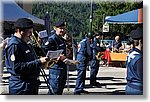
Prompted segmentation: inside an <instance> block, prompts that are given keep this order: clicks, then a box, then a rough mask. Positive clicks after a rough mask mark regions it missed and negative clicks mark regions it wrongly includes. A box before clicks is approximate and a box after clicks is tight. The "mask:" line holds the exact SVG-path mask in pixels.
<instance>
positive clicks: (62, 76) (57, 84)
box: [48, 68, 67, 95]
mask: <svg viewBox="0 0 150 102" xmlns="http://www.w3.org/2000/svg"><path fill="white" fill-rule="evenodd" d="M49 73H50V74H49V83H50V84H51V86H52V89H53V91H54V93H55V94H56V95H62V93H63V89H64V87H65V84H66V79H67V70H66V68H64V69H53V68H50V69H49ZM48 94H50V95H53V93H52V92H49V93H48Z"/></svg>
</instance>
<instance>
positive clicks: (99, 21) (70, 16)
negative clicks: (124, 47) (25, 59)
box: [32, 1, 139, 36]
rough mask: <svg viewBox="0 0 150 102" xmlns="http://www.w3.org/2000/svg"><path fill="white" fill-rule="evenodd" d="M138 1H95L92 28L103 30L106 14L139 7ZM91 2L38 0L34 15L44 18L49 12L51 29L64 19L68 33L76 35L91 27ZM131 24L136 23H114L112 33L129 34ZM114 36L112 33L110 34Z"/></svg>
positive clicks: (111, 26)
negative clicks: (42, 0) (44, 0)
mask: <svg viewBox="0 0 150 102" xmlns="http://www.w3.org/2000/svg"><path fill="white" fill-rule="evenodd" d="M138 6H139V3H138V2H109V1H107V2H95V3H93V26H92V30H93V31H94V32H95V31H97V30H99V31H101V29H102V26H103V20H104V17H106V16H115V15H118V14H121V13H124V12H128V11H131V10H134V9H137V8H138ZM90 10H91V5H90V2H87V3H86V2H81V3H79V2H78V3H71V2H37V3H35V4H33V10H32V12H33V15H35V16H37V17H39V18H41V19H44V16H45V14H46V12H47V11H48V12H49V16H50V24H51V28H50V29H51V30H52V27H53V24H54V23H55V22H56V21H58V20H60V19H63V20H65V21H66V23H67V29H68V33H69V34H71V35H74V36H79V34H80V35H81V34H86V33H88V32H89V28H90V13H91V11H90ZM131 26H136V25H117V24H115V25H112V24H110V33H112V32H119V33H120V34H123V35H127V34H128V33H129V32H130V31H131ZM108 35H110V36H113V35H112V34H108Z"/></svg>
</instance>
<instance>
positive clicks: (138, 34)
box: [130, 28, 143, 40]
mask: <svg viewBox="0 0 150 102" xmlns="http://www.w3.org/2000/svg"><path fill="white" fill-rule="evenodd" d="M130 37H131V38H132V39H135V40H138V39H141V38H143V31H142V29H140V28H137V29H136V30H132V31H131V33H130Z"/></svg>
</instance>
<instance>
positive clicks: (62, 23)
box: [54, 21, 65, 27]
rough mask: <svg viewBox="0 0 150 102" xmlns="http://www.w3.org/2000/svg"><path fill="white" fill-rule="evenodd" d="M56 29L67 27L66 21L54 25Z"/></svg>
mask: <svg viewBox="0 0 150 102" xmlns="http://www.w3.org/2000/svg"><path fill="white" fill-rule="evenodd" d="M54 26H55V27H62V26H65V22H64V21H59V22H56V23H55V24H54Z"/></svg>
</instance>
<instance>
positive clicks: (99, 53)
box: [96, 52, 104, 60]
mask: <svg viewBox="0 0 150 102" xmlns="http://www.w3.org/2000/svg"><path fill="white" fill-rule="evenodd" d="M103 57H104V54H103V53H102V52H98V53H97V55H96V59H97V60H102V59H103Z"/></svg>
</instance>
